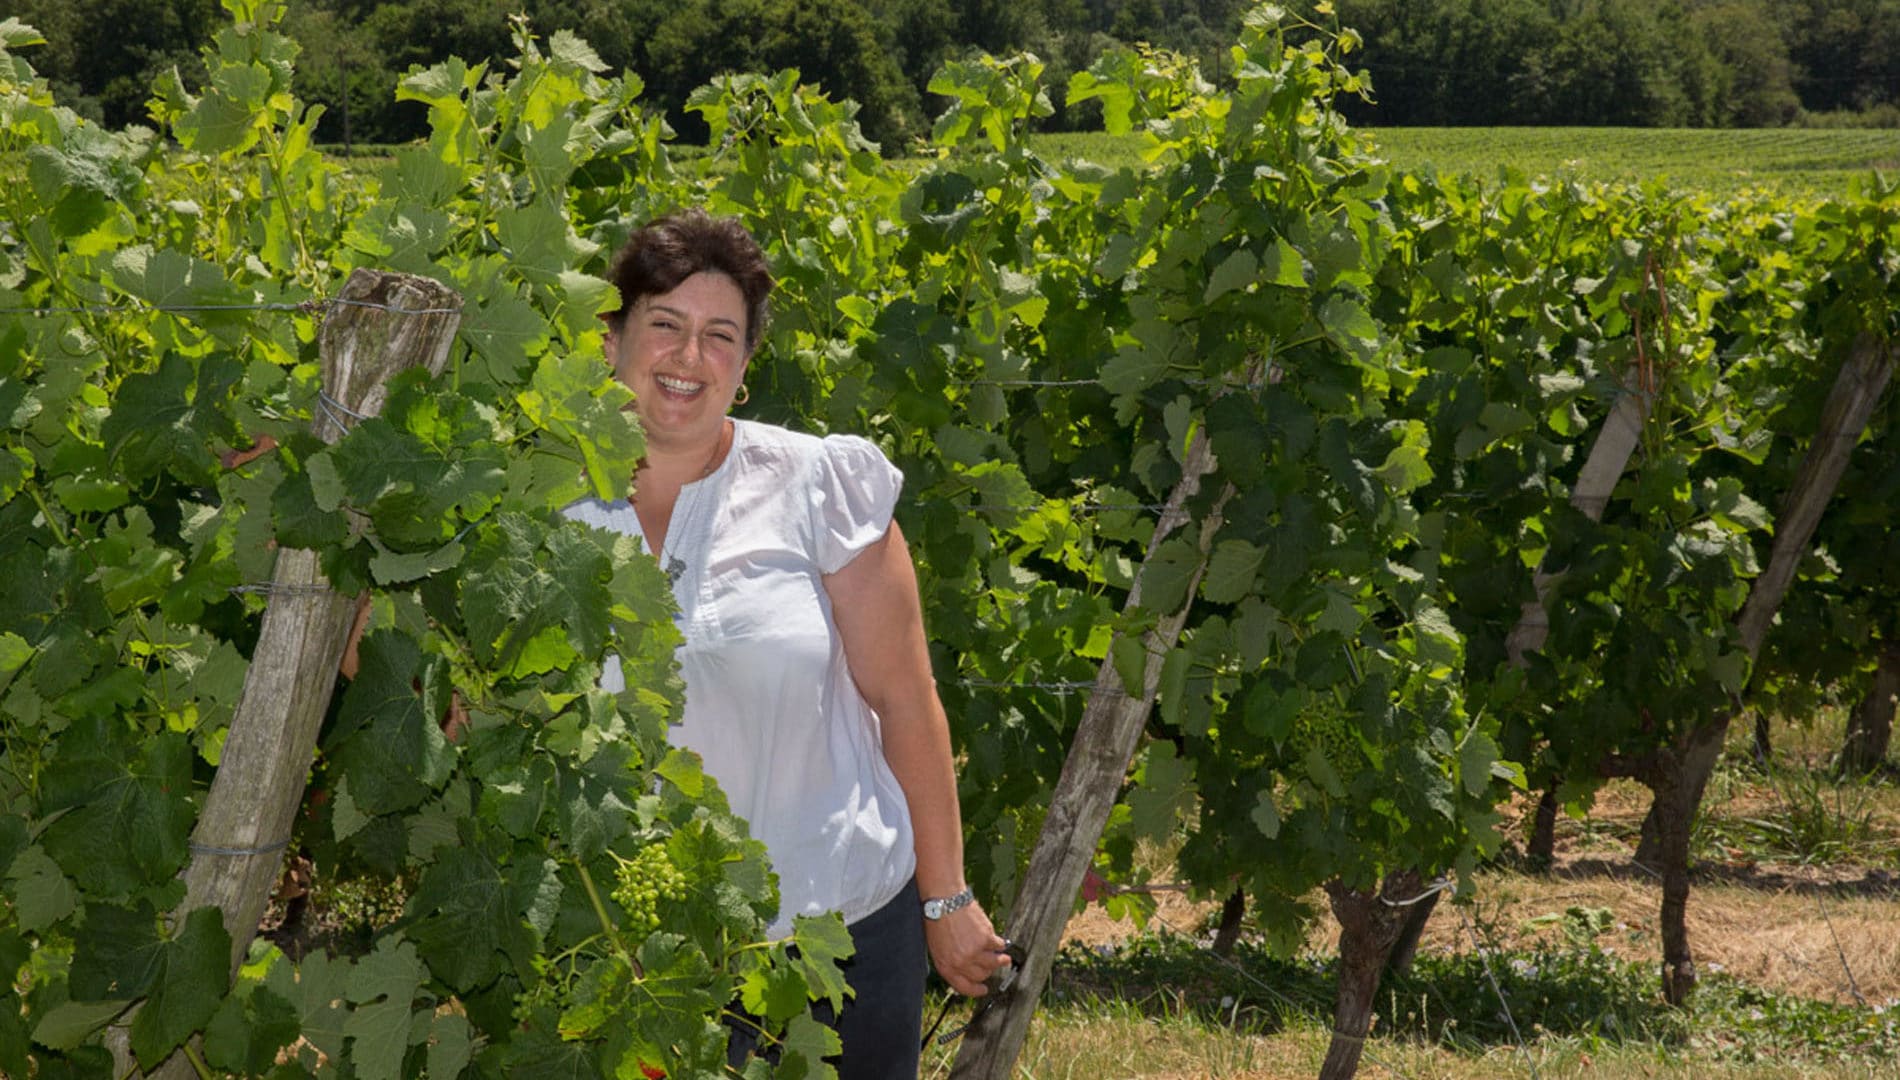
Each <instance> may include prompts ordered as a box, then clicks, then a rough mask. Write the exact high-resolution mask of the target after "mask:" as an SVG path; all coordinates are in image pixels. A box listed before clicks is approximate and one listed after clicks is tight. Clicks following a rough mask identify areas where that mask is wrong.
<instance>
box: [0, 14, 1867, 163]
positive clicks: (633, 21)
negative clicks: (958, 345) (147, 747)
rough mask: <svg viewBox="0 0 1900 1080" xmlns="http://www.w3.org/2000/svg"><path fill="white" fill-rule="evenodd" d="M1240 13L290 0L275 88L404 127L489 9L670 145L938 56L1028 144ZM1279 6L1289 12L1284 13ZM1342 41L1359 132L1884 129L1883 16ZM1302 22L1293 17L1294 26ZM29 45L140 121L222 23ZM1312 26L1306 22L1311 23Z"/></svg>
mask: <svg viewBox="0 0 1900 1080" xmlns="http://www.w3.org/2000/svg"><path fill="white" fill-rule="evenodd" d="M1249 6H1251V5H1250V2H1249V0H519V2H517V3H500V2H498V0H297V2H295V3H292V4H291V5H290V10H289V14H288V16H287V19H286V24H285V25H286V29H287V31H288V32H289V33H290V35H291V36H292V37H294V38H296V39H297V40H298V41H299V42H300V43H302V45H303V48H304V54H303V56H302V57H301V58H300V59H299V67H298V74H297V78H298V92H299V94H300V96H301V97H302V98H303V99H304V100H305V101H309V102H321V103H322V104H323V105H324V106H325V109H326V111H325V114H324V117H323V123H322V127H321V129H320V131H319V137H320V138H322V139H323V140H325V141H327V142H333V143H340V142H344V141H346V139H347V140H348V141H351V142H356V143H392V142H402V141H405V140H409V139H413V138H415V137H417V136H418V135H420V134H422V133H423V123H424V120H423V114H422V109H421V107H420V106H418V105H416V104H414V103H398V102H396V101H395V94H394V89H395V84H396V79H397V78H398V77H399V75H400V74H401V73H403V72H405V71H407V70H409V69H410V67H411V66H413V65H428V64H432V63H434V62H436V61H438V60H441V59H443V58H445V57H448V56H451V55H453V56H460V57H462V58H463V59H465V60H467V61H469V62H470V63H474V62H476V61H480V60H489V61H491V62H500V61H502V60H503V59H505V58H506V57H508V56H510V55H512V54H513V52H514V49H513V46H512V44H511V39H510V34H511V27H510V23H509V18H508V15H509V13H510V12H513V11H520V12H524V13H525V14H526V15H527V16H528V18H529V19H530V25H531V26H532V28H533V31H534V32H535V33H536V34H537V35H546V34H549V33H552V32H553V31H555V30H559V29H568V30H572V31H574V32H575V33H577V34H579V35H580V36H581V37H582V38H583V39H585V40H586V41H587V42H588V43H589V44H591V45H592V46H593V47H594V49H595V50H596V51H597V52H598V53H599V54H600V56H601V58H602V59H603V60H604V61H606V62H607V63H608V64H609V65H611V66H612V67H613V68H615V69H616V70H618V69H631V70H633V71H635V72H637V73H638V74H639V75H640V77H641V79H642V80H643V81H644V82H645V86H646V91H645V99H646V100H648V101H650V102H652V103H653V104H654V105H655V106H656V107H660V108H664V109H666V110H667V111H668V114H669V116H671V117H672V119H673V121H674V123H675V126H676V127H677V128H679V129H680V131H681V134H682V136H683V137H685V138H688V139H691V138H693V136H694V134H695V133H696V131H698V130H703V129H702V128H701V127H700V126H699V125H698V124H697V123H696V118H695V117H693V116H691V115H689V114H686V113H685V112H684V111H683V109H682V107H681V106H682V105H683V103H684V102H685V100H686V97H687V95H688V94H689V93H690V92H691V91H692V90H693V89H694V88H696V87H698V86H700V85H703V84H704V83H706V82H707V81H709V80H710V79H712V78H713V77H714V76H716V75H718V74H721V73H723V72H729V71H755V72H767V71H775V70H778V69H780V68H784V67H796V68H798V69H799V71H800V73H801V75H802V76H803V78H804V79H805V80H806V81H808V82H812V83H816V84H818V85H819V86H821V87H823V88H824V90H825V91H826V92H827V93H829V94H830V95H832V96H833V97H837V98H847V97H848V98H851V99H854V100H855V101H857V102H858V103H859V104H860V106H861V107H862V111H861V112H860V114H859V120H860V123H861V124H862V125H863V127H864V129H865V133H866V134H867V135H869V136H870V137H872V138H873V139H876V140H878V141H879V142H880V143H881V144H882V145H883V146H884V147H885V148H886V150H887V152H889V151H898V152H901V151H902V150H903V149H904V148H905V147H906V145H907V144H908V142H909V140H911V139H913V138H915V137H917V136H920V135H923V134H925V133H927V131H928V126H929V122H930V117H931V115H932V114H933V113H934V112H935V110H936V108H937V103H935V102H933V101H932V95H931V94H930V93H929V91H928V89H927V87H928V84H929V81H930V77H931V75H932V73H933V72H935V71H936V70H937V68H938V67H939V66H940V65H941V64H942V63H943V62H944V61H946V60H948V59H956V58H960V57H963V56H966V55H968V54H970V53H973V52H977V51H984V52H989V53H992V54H997V55H1005V54H1011V53H1017V52H1024V51H1026V52H1031V53H1034V54H1035V55H1036V56H1037V57H1038V58H1040V59H1041V60H1042V62H1043V63H1044V64H1045V83H1046V85H1047V86H1048V88H1049V93H1050V98H1051V101H1052V103H1053V104H1054V106H1055V112H1054V114H1053V115H1052V116H1050V117H1049V118H1048V120H1047V121H1046V125H1047V126H1048V127H1049V128H1050V129H1051V130H1073V129H1086V128H1089V127H1091V126H1092V125H1094V124H1095V123H1096V121H1097V118H1098V117H1097V115H1096V114H1095V113H1094V112H1092V111H1091V110H1092V108H1093V106H1092V104H1091V105H1090V106H1089V107H1077V108H1073V109H1072V108H1069V107H1067V105H1066V103H1065V102H1064V101H1063V93H1062V91H1063V88H1064V86H1065V84H1066V83H1067V80H1068V76H1069V75H1070V74H1071V73H1073V72H1075V71H1078V70H1081V69H1083V68H1086V67H1087V66H1088V65H1089V64H1090V63H1091V62H1092V61H1093V60H1094V59H1095V58H1096V57H1097V56H1098V55H1100V54H1101V53H1102V52H1103V51H1104V50H1105V49H1108V48H1111V47H1113V46H1115V45H1117V44H1121V43H1134V42H1145V43H1148V44H1149V45H1152V46H1154V47H1157V48H1160V49H1166V50H1172V51H1174V52H1177V53H1182V54H1186V55H1189V56H1192V57H1195V58H1197V59H1198V60H1199V61H1200V62H1201V64H1202V69H1203V71H1204V72H1205V73H1206V74H1207V75H1208V76H1209V77H1210V78H1219V77H1220V76H1221V75H1222V73H1223V68H1224V61H1225V50H1226V47H1227V46H1228V44H1229V43H1231V42H1232V41H1233V40H1234V34H1235V28H1236V27H1237V25H1238V23H1239V21H1240V18H1241V16H1242V14H1243V12H1244V11H1245V10H1246V9H1247V8H1248V7H1249ZM1292 6H1295V7H1304V5H1302V4H1300V3H1299V0H1294V3H1293V5H1292ZM1332 6H1333V8H1334V9H1335V12H1336V14H1335V15H1334V16H1331V17H1335V18H1337V19H1338V21H1339V23H1340V25H1343V26H1347V27H1351V28H1353V29H1355V30H1357V31H1358V32H1359V33H1360V34H1361V35H1362V37H1363V39H1364V45H1363V48H1362V50H1361V51H1359V52H1358V53H1356V54H1355V55H1354V56H1352V57H1349V58H1348V59H1349V62H1350V63H1353V64H1354V66H1356V67H1364V68H1365V69H1367V70H1369V71H1370V72H1371V74H1372V83H1373V86H1374V101H1372V102H1358V101H1352V102H1347V103H1346V104H1345V108H1346V110H1347V113H1348V115H1349V117H1350V118H1351V119H1353V120H1354V121H1355V122H1359V123H1366V124H1378V125H1394V126H1396V125H1493V124H1551V125H1559V124H1561V125H1633V126H1671V127H1675V126H1681V127H1761V126H1779V125H1788V124H1827V125H1837V126H1881V127H1900V0H1334V3H1333V5H1332ZM1308 10H1309V11H1310V9H1308ZM9 16H12V17H17V18H19V19H21V20H22V21H23V22H26V23H28V24H30V25H32V26H34V27H36V28H37V29H39V30H40V31H41V32H42V33H44V34H45V35H46V37H47V38H48V41H49V44H48V45H46V46H45V47H43V48H40V49H36V50H33V51H32V52H29V53H28V54H27V55H28V57H29V59H30V60H31V61H32V63H33V64H34V66H35V67H36V68H37V69H38V70H39V71H40V72H41V73H42V74H44V75H46V76H47V77H48V78H49V79H50V80H51V81H52V83H53V86H54V89H55V92H56V93H57V94H58V95H60V97H61V98H62V99H63V100H64V101H65V102H66V103H67V104H70V105H72V106H73V107H75V108H77V109H79V110H80V111H81V112H83V113H86V114H88V115H91V116H93V117H95V118H97V119H99V120H102V121H104V122H105V123H107V124H110V125H113V126H118V125H123V124H128V123H139V122H143V121H144V119H145V115H146V106H145V103H146V100H147V98H148V97H149V96H150V90H151V86H152V81H153V78H154V77H155V75H157V74H158V73H159V72H162V71H165V70H167V69H169V68H172V67H174V66H175V67H177V68H178V69H179V70H180V72H181V74H182V75H183V76H184V78H185V80H186V84H187V85H188V86H190V85H194V77H193V76H194V73H197V72H200V71H201V66H200V64H199V60H198V50H199V47H200V46H201V45H202V44H204V43H205V42H207V41H208V40H209V39H210V36H211V35H212V34H214V33H215V32H216V31H217V30H218V28H219V27H220V26H222V25H223V24H224V22H225V20H226V18H227V16H226V15H225V14H224V12H223V11H222V10H221V8H220V7H219V4H218V0H0V19H3V18H6V17H9ZM1313 17H1314V18H1316V19H1318V18H1328V17H1329V16H1322V15H1317V14H1316V15H1314V16H1313Z"/></svg>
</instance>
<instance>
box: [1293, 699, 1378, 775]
mask: <svg viewBox="0 0 1900 1080" xmlns="http://www.w3.org/2000/svg"><path fill="white" fill-rule="evenodd" d="M1346 724H1347V721H1346V718H1345V717H1344V716H1342V715H1340V714H1339V713H1336V712H1332V711H1330V710H1329V711H1325V712H1309V713H1306V714H1304V715H1302V716H1301V717H1300V718H1299V719H1298V720H1297V721H1295V722H1294V725H1293V739H1292V744H1293V749H1294V752H1295V753H1296V754H1298V755H1300V756H1302V757H1304V756H1305V755H1306V752H1307V751H1308V750H1318V751H1319V753H1320V756H1321V757H1324V758H1325V759H1326V762H1327V764H1329V765H1331V766H1332V767H1333V769H1334V771H1336V772H1338V773H1339V775H1340V776H1341V777H1345V776H1350V775H1351V774H1352V773H1353V772H1356V771H1358V770H1359V768H1360V767H1362V766H1363V765H1364V763H1365V751H1364V750H1362V749H1361V748H1360V746H1359V740H1358V739H1357V738H1356V737H1354V735H1353V733H1352V732H1351V731H1350V730H1348V728H1347V727H1346Z"/></svg>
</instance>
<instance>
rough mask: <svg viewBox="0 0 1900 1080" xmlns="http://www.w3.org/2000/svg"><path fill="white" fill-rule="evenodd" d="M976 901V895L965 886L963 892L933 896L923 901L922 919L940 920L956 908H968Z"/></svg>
mask: <svg viewBox="0 0 1900 1080" xmlns="http://www.w3.org/2000/svg"><path fill="white" fill-rule="evenodd" d="M975 900H976V894H975V893H973V892H971V891H970V887H969V886H968V885H965V886H964V887H963V891H962V892H959V893H955V894H953V895H951V896H933V897H931V898H930V899H928V900H926V901H924V918H926V919H932V920H935V919H941V918H943V917H944V916H945V915H948V914H950V913H951V912H953V911H955V910H957V909H958V908H963V907H968V906H969V905H970V904H971V903H972V902H973V901H975Z"/></svg>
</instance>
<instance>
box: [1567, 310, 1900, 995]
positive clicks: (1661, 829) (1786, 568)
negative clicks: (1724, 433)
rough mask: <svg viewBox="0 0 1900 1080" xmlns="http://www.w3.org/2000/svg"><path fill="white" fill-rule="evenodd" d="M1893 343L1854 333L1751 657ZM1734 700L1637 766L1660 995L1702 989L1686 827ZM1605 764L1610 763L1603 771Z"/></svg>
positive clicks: (1794, 502)
mask: <svg viewBox="0 0 1900 1080" xmlns="http://www.w3.org/2000/svg"><path fill="white" fill-rule="evenodd" d="M1893 360H1894V349H1893V345H1892V343H1891V342H1888V341H1885V340H1882V339H1881V338H1878V337H1876V336H1874V335H1873V334H1869V333H1863V334H1862V335H1861V336H1860V337H1859V338H1857V339H1855V341H1854V345H1853V348H1852V350H1851V351H1850V352H1849V354H1848V357H1847V359H1846V361H1844V362H1843V363H1842V364H1841V371H1840V374H1839V375H1838V376H1836V377H1835V380H1834V386H1833V389H1831V390H1830V391H1829V392H1828V398H1827V403H1826V404H1825V405H1824V406H1823V407H1822V409H1821V427H1820V430H1819V431H1817V432H1816V433H1815V436H1814V442H1813V443H1812V444H1811V445H1810V446H1809V447H1808V452H1807V455H1806V456H1805V457H1803V458H1802V460H1801V467H1800V469H1799V470H1797V471H1796V473H1795V477H1794V482H1793V483H1792V484H1791V485H1790V486H1789V489H1788V497H1787V500H1786V502H1785V504H1784V505H1783V507H1782V510H1781V514H1780V516H1779V517H1778V518H1777V519H1776V521H1775V543H1774V548H1773V549H1772V552H1771V553H1770V555H1769V558H1768V566H1767V567H1766V568H1765V569H1764V570H1763V571H1762V572H1761V575H1760V576H1759V577H1757V578H1756V579H1755V583H1754V585H1753V586H1751V587H1750V588H1749V590H1748V600H1747V601H1746V602H1745V603H1744V604H1743V605H1742V611H1741V614H1740V615H1738V616H1736V619H1735V625H1736V629H1737V630H1738V631H1739V633H1740V637H1741V645H1742V651H1743V653H1744V654H1745V655H1746V656H1747V658H1748V663H1749V665H1750V666H1752V665H1753V664H1754V661H1755V658H1756V657H1757V656H1758V655H1760V653H1761V646H1762V641H1763V639H1764V638H1766V637H1767V636H1768V626H1769V624H1770V623H1771V622H1772V621H1773V620H1774V617H1775V612H1776V610H1777V609H1779V608H1780V607H1781V601H1782V598H1783V597H1785V596H1786V595H1787V594H1788V587H1789V585H1790V584H1792V583H1793V581H1794V575H1795V570H1796V568H1797V567H1798V566H1799V565H1800V562H1801V560H1802V558H1803V557H1804V556H1805V555H1806V554H1807V550H1808V544H1809V542H1810V541H1811V540H1813V539H1814V530H1815V528H1816V527H1817V526H1819V525H1820V523H1821V515H1822V513H1823V512H1825V511H1826V509H1827V504H1828V502H1829V500H1831V499H1832V498H1833V497H1834V489H1835V488H1836V487H1838V486H1840V481H1841V475H1842V474H1843V473H1845V472H1846V471H1847V459H1848V457H1849V456H1850V455H1851V454H1852V453H1853V450H1854V444H1855V443H1856V442H1858V441H1859V440H1860V435H1861V432H1863V431H1865V430H1866V429H1867V421H1868V419H1869V418H1871V417H1872V415H1873V412H1874V407H1875V406H1876V405H1878V404H1879V403H1880V398H1881V396H1882V395H1883V394H1884V393H1885V392H1886V389H1887V383H1888V381H1889V380H1890V379H1891V378H1892V376H1893ZM1734 715H1735V709H1734V707H1733V706H1731V707H1729V708H1724V709H1721V710H1719V711H1718V712H1717V713H1716V715H1715V717H1714V718H1713V719H1712V720H1710V721H1709V722H1708V723H1706V724H1703V725H1702V726H1700V727H1698V728H1696V729H1694V730H1693V731H1690V732H1688V733H1687V734H1685V735H1683V736H1682V737H1680V738H1679V739H1678V740H1677V745H1676V746H1675V747H1673V748H1671V750H1670V751H1667V752H1665V753H1663V754H1661V755H1659V756H1658V757H1657V760H1656V761H1655V762H1652V763H1649V764H1647V765H1646V766H1643V767H1642V768H1641V769H1639V770H1634V771H1631V772H1624V773H1622V774H1623V775H1632V774H1633V775H1636V777H1637V779H1639V780H1642V781H1643V782H1644V783H1645V784H1647V785H1648V786H1649V787H1650V788H1651V789H1652V790H1653V791H1655V793H1656V798H1655V802H1654V803H1653V804H1652V805H1651V807H1650V812H1649V818H1648V820H1647V821H1645V822H1644V826H1645V827H1644V833H1645V836H1644V840H1643V844H1642V846H1640V847H1639V848H1638V849H1637V858H1638V859H1639V860H1640V859H1643V858H1645V856H1650V855H1653V857H1654V859H1655V861H1657V862H1660V863H1661V864H1662V877H1663V900H1662V927H1661V929H1662V943H1663V996H1664V997H1665V998H1666V999H1668V1001H1669V1003H1670V1004H1672V1005H1680V1004H1683V1003H1684V1002H1685V1001H1687V1000H1688V998H1689V994H1690V992H1691V991H1692V990H1693V989H1694V988H1695V984H1696V971H1695V960H1694V957H1693V954H1692V953H1691V951H1690V948H1689V931H1688V927H1687V922H1686V920H1687V913H1688V901H1689V828H1690V824H1691V822H1692V821H1693V820H1694V818H1695V814H1696V810H1697V808H1698V807H1700V806H1701V804H1702V792H1703V789H1704V788H1705V787H1706V786H1707V785H1708V782H1709V775H1710V774H1711V773H1713V772H1714V771H1715V763H1716V761H1717V760H1718V759H1719V758H1720V757H1721V752H1722V744H1723V741H1724V738H1725V736H1726V735H1727V733H1728V726H1729V723H1730V722H1731V721H1732V720H1733V719H1734ZM1605 772H1606V773H1608V772H1610V770H1607V769H1606V770H1605Z"/></svg>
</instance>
